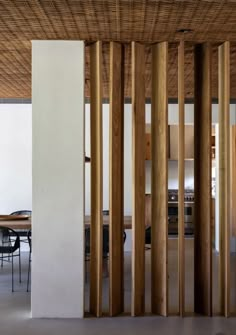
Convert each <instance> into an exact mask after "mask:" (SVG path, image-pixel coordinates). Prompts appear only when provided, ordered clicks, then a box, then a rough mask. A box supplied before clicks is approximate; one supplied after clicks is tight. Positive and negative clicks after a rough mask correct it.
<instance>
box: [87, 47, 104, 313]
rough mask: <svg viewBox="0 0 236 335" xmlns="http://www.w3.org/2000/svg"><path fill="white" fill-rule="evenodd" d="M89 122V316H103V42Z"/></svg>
mask: <svg viewBox="0 0 236 335" xmlns="http://www.w3.org/2000/svg"><path fill="white" fill-rule="evenodd" d="M89 49H90V62H91V63H90V76H91V85H90V90H91V92H90V94H91V101H90V122H91V128H90V129H91V135H90V136H91V227H90V231H91V233H90V313H92V314H93V315H95V316H97V317H99V316H101V314H102V227H103V217H102V209H103V191H102V186H103V179H102V177H103V176H102V175H103V173H102V166H103V164H102V159H103V154H102V146H103V144H102V59H101V57H102V42H100V41H99V42H96V43H93V44H92V45H91V46H90V47H89Z"/></svg>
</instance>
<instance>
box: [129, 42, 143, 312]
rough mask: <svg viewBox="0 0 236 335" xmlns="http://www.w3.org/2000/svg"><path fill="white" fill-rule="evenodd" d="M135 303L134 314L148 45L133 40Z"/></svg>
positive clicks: (139, 276) (139, 304) (135, 298)
mask: <svg viewBox="0 0 236 335" xmlns="http://www.w3.org/2000/svg"><path fill="white" fill-rule="evenodd" d="M132 136H133V154H132V156H133V157H132V165H133V214H132V238H133V245H132V304H131V314H132V315H133V316H135V315H142V314H144V311H145V240H144V234H145V46H144V45H142V44H139V43H136V42H132Z"/></svg>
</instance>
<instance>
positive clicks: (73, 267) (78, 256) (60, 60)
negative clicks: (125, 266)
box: [31, 41, 84, 318]
mask: <svg viewBox="0 0 236 335" xmlns="http://www.w3.org/2000/svg"><path fill="white" fill-rule="evenodd" d="M32 44H33V45H32V75H33V77H32V78H33V80H32V97H33V100H32V101H33V104H32V105H33V202H32V203H33V216H32V227H33V234H32V242H33V258H32V285H31V287H32V289H31V291H32V293H31V297H32V298H31V308H32V316H33V317H37V318H38V317H48V318H50V317H60V318H62V317H67V318H69V317H82V316H83V314H84V43H83V42H79V41H34V42H33V43H32Z"/></svg>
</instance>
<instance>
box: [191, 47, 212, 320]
mask: <svg viewBox="0 0 236 335" xmlns="http://www.w3.org/2000/svg"><path fill="white" fill-rule="evenodd" d="M194 56H195V69H194V71H195V84H194V86H195V94H194V97H195V100H194V144H195V145H194V192H195V193H194V200H195V208H194V211H195V215H194V222H195V225H194V227H195V236H194V237H195V240H194V310H195V312H196V313H200V314H203V315H208V316H211V314H212V243H211V235H212V234H211V46H210V44H209V43H204V44H198V45H196V46H195V52H194Z"/></svg>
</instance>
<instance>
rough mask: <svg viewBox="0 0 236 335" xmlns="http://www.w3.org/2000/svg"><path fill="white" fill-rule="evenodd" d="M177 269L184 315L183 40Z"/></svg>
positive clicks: (180, 52)
mask: <svg viewBox="0 0 236 335" xmlns="http://www.w3.org/2000/svg"><path fill="white" fill-rule="evenodd" d="M178 104H179V133H178V181H179V192H178V201H179V202H178V237H179V240H178V271H179V314H180V315H181V316H184V305H185V266H184V265H185V257H184V255H185V252H184V179H185V178H184V176H185V164H184V158H185V140H184V138H185V136H184V135H185V131H184V130H185V129H184V123H185V120H184V115H185V111H184V41H181V42H180V45H179V48H178Z"/></svg>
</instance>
